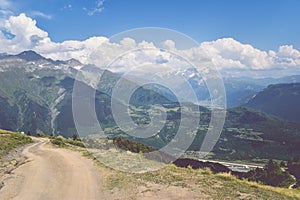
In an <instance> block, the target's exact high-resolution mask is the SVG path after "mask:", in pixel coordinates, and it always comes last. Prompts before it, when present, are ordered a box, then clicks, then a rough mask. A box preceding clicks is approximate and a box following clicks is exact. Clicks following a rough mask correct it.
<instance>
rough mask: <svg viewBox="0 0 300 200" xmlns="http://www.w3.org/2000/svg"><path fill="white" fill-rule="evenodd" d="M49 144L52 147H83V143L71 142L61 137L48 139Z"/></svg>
mask: <svg viewBox="0 0 300 200" xmlns="http://www.w3.org/2000/svg"><path fill="white" fill-rule="evenodd" d="M50 142H51V143H52V144H54V145H57V146H59V147H65V146H68V145H73V146H77V147H85V146H84V144H83V142H81V141H80V140H78V139H77V140H71V139H66V138H64V137H62V136H58V137H52V138H51V139H50Z"/></svg>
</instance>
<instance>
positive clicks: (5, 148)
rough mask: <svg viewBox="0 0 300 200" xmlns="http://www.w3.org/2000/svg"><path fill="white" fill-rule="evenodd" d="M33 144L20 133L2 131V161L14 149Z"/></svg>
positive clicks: (0, 156)
mask: <svg viewBox="0 0 300 200" xmlns="http://www.w3.org/2000/svg"><path fill="white" fill-rule="evenodd" d="M31 142H32V139H31V138H30V137H28V136H25V135H22V134H20V133H14V132H10V131H5V130H0V159H1V158H2V157H3V156H4V155H6V154H7V153H8V152H9V151H11V150H12V149H14V148H17V147H19V146H23V145H25V144H28V143H31Z"/></svg>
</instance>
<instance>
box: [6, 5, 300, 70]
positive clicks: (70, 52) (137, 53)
mask: <svg viewBox="0 0 300 200" xmlns="http://www.w3.org/2000/svg"><path fill="white" fill-rule="evenodd" d="M1 1H2V3H3V2H5V1H4V0H0V3H1ZM3 5H5V4H3ZM1 30H2V32H0V52H6V53H19V52H21V51H24V50H29V49H30V50H34V51H37V52H38V53H40V54H42V55H43V56H45V57H50V58H52V59H55V60H58V59H61V60H66V59H70V58H75V59H78V60H79V61H81V62H82V63H86V64H87V63H90V64H95V65H97V66H99V67H105V66H106V65H108V64H110V63H111V62H113V61H114V60H116V59H117V62H115V63H116V66H115V68H114V70H115V71H118V70H120V71H122V70H123V71H124V70H130V69H131V67H133V66H134V67H136V66H141V65H147V64H151V63H152V64H153V63H154V64H157V65H171V66H174V67H178V68H180V67H181V66H182V65H183V63H184V62H183V61H182V60H181V59H180V58H178V57H176V56H175V54H176V53H178V54H180V55H184V57H185V58H186V59H188V60H189V61H191V62H192V63H193V64H195V65H196V66H203V65H205V64H204V63H206V62H207V63H211V62H212V63H214V65H215V67H216V68H217V69H218V70H220V71H221V72H223V73H227V74H230V73H232V74H240V73H242V72H246V73H247V75H249V71H252V72H259V71H261V72H267V71H272V70H277V71H280V70H282V72H283V70H285V71H286V72H287V71H288V72H293V73H298V72H299V71H300V52H299V51H298V50H297V49H295V48H294V47H293V46H287V45H286V46H280V47H279V48H278V50H277V51H268V52H267V51H262V50H259V49H257V48H254V47H253V46H251V45H250V44H242V43H240V42H238V41H236V40H234V39H233V38H223V39H218V40H216V41H210V42H203V43H201V44H199V45H198V46H197V47H194V48H191V49H185V50H178V49H176V44H175V42H174V41H172V40H167V41H165V42H163V47H164V48H165V49H166V50H170V51H171V52H174V54H172V53H170V52H168V51H161V50H160V49H159V48H157V47H156V46H155V45H154V43H152V42H149V41H141V42H136V41H135V40H134V39H133V38H124V39H123V40H121V41H120V42H115V43H113V42H111V41H110V40H109V39H108V38H106V37H101V36H97V37H91V38H89V39H87V40H84V41H77V40H68V41H64V42H61V43H56V42H53V41H51V38H49V35H48V33H47V32H46V31H44V30H42V29H40V28H38V27H37V25H36V21H35V20H33V19H31V18H30V17H28V16H26V15H25V14H20V15H19V16H11V17H9V19H8V20H5V22H4V23H3V25H2V27H1ZM141 48H142V49H146V50H144V51H141V50H139V49H141ZM122 54H125V55H124V56H122V59H120V58H118V56H120V55H122ZM118 59H119V60H118ZM210 61H211V62H210ZM287 69H288V70H287ZM253 74H255V73H253Z"/></svg>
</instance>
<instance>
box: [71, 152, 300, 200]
mask: <svg viewBox="0 0 300 200" xmlns="http://www.w3.org/2000/svg"><path fill="white" fill-rule="evenodd" d="M76 149H77V150H80V151H83V155H85V156H86V157H88V158H91V159H94V160H95V162H96V163H97V165H98V166H99V170H100V171H101V173H102V174H103V177H102V181H103V187H102V190H103V191H102V192H103V194H104V196H106V197H107V198H110V199H153V198H160V199H274V200H276V199H280V200H281V199H300V190H289V189H285V188H277V187H271V186H265V185H261V184H258V183H254V182H248V181H246V180H239V179H237V178H235V177H234V176H232V175H231V174H212V173H211V171H210V170H201V169H199V170H192V169H189V168H178V167H176V166H174V165H169V166H167V167H165V168H162V169H160V170H157V171H152V172H147V173H138V174H135V173H125V172H120V171H116V170H114V169H111V168H108V167H106V166H105V165H103V164H102V163H101V161H99V160H96V159H95V158H94V156H93V155H92V154H91V153H89V152H88V151H86V150H85V149H82V148H79V147H76ZM108 152H109V151H108ZM127 156H128V155H127ZM133 156H134V155H133ZM114 159H118V157H116V156H114ZM119 159H122V156H119ZM119 163H120V164H121V163H123V165H127V164H126V163H124V159H123V160H120V161H119Z"/></svg>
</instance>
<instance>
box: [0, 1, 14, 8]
mask: <svg viewBox="0 0 300 200" xmlns="http://www.w3.org/2000/svg"><path fill="white" fill-rule="evenodd" d="M11 7H12V2H11V1H9V0H0V9H10V8H11Z"/></svg>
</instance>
